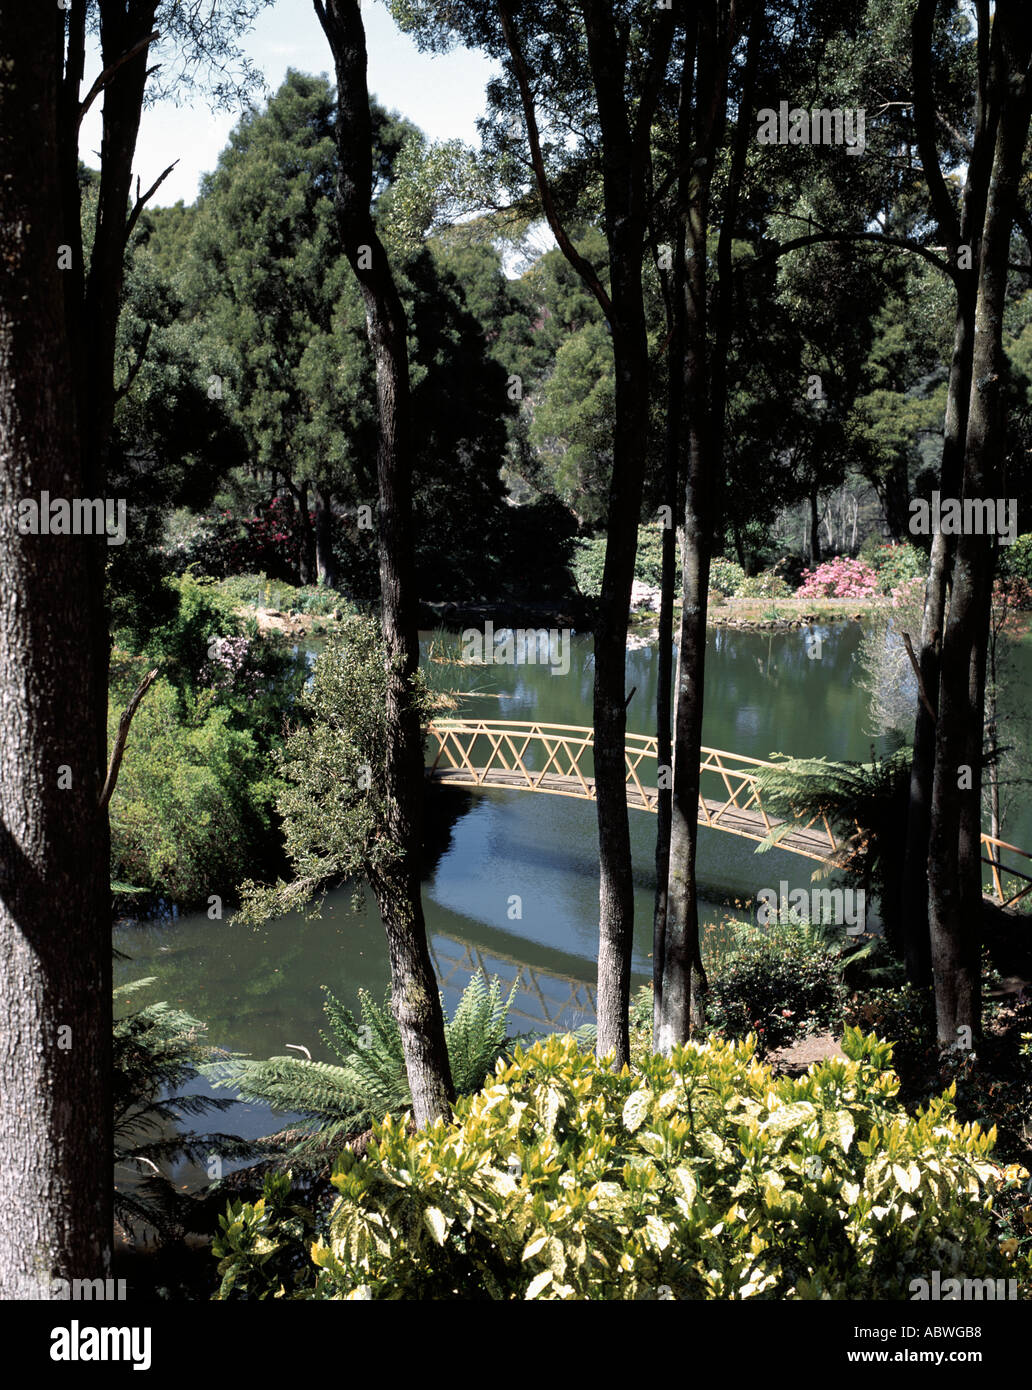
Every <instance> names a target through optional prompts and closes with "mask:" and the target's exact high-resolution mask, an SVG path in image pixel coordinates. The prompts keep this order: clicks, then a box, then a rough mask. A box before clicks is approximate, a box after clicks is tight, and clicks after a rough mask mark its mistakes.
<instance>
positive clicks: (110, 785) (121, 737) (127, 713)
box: [97, 666, 158, 811]
mask: <svg viewBox="0 0 1032 1390" xmlns="http://www.w3.org/2000/svg"><path fill="white" fill-rule="evenodd" d="M157 678H158V667H157V666H155V668H154V670H153V671H148V672H147V674H146V676H144V678H143V680H142V681H141V682H140V684H139V685H138V686H137V687H136V693H135V694H134V695H133V698H132V699H131V700H130V701H129V703H128V705H127V706H126V707H125V709H124V710H123V711H122V717H121V718H120V719H119V721H118V734H117V736H116V737H115V746H114V748H112V750H111V761H110V763H109V764H108V770H107V777H106V778H105V779H104V788H103V790H102V791H101V793H100V800H99V802H98V803H97V809H98V810H100V811H103V809H104V807H105V806H106V805H107V804H108V802H109V801H110V800H111V793H112V792H113V791H114V790H115V783H116V782H117V781H118V771H119V768H120V767H121V766H122V754H123V753H124V752H125V741H126V739H127V738H128V737H129V725H130V724H131V723H132V722H133V715H134V714H135V713H136V711H137V709H138V708H139V704H140V701H141V700H142V699H143V697H144V696H145V695H146V693H147V691H148V690H149V689H150V688H151V686H152V685H153V683H154V682H155V681H156V680H157Z"/></svg>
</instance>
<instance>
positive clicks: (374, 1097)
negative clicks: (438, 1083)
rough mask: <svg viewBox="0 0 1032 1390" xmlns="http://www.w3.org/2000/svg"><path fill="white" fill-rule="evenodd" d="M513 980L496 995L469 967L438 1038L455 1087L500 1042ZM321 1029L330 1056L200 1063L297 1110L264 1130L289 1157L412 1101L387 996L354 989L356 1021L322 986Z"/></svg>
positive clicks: (492, 1058)
mask: <svg viewBox="0 0 1032 1390" xmlns="http://www.w3.org/2000/svg"><path fill="white" fill-rule="evenodd" d="M518 988H519V981H518V980H517V982H516V984H514V985H513V987H512V991H511V992H510V994H509V997H508V999H506V1000H503V999H502V994H501V985H500V983H499V981H498V979H497V977H496V978H495V979H493V980H492V981H491V984H490V986H488V985H487V984H485V982H484V979H483V977H482V976H481V975H474V976H473V978H472V979H471V980H470V982H469V984H468V985H467V986H466V988H465V989H464V990H463V992H462V998H461V999H460V1000H459V1003H458V1005H457V1006H456V1009H455V1013H454V1014H453V1016H452V1018H451V1021H450V1022H446V1023H445V1028H444V1031H445V1039H446V1041H447V1044H448V1056H449V1060H450V1063H451V1072H452V1078H453V1080H454V1082H455V1088H456V1091H457V1092H458V1094H460V1095H467V1094H471V1093H472V1092H474V1091H478V1090H479V1089H480V1088H481V1086H483V1084H484V1082H485V1081H486V1080H487V1078H488V1076H490V1074H491V1072H492V1071H493V1070H494V1066H495V1063H496V1062H497V1061H498V1058H499V1057H500V1056H501V1055H502V1053H503V1051H504V1050H505V1038H506V1027H507V1024H508V1017H509V1010H510V1009H511V1007H512V1003H513V1000H514V999H515V997H516V991H517V989H518ZM323 992H324V994H325V996H326V998H325V1000H324V1002H323V1012H324V1013H325V1015H326V1020H327V1025H328V1026H327V1029H326V1031H324V1032H322V1033H321V1034H320V1036H321V1037H322V1039H323V1041H324V1042H325V1044H326V1046H327V1047H328V1048H329V1050H330V1051H331V1052H332V1053H333V1055H334V1056H335V1057H336V1058H337V1059H338V1063H332V1062H313V1061H309V1060H305V1059H302V1058H300V1057H270V1058H269V1059H268V1060H267V1061H258V1060H255V1059H252V1058H249V1057H242V1056H235V1057H231V1058H228V1059H226V1060H223V1061H218V1062H214V1063H211V1064H209V1065H207V1066H204V1067H202V1068H201V1070H202V1071H203V1072H204V1074H205V1075H206V1076H207V1077H208V1078H209V1080H210V1081H211V1083H212V1085H213V1086H226V1087H230V1088H232V1089H233V1090H235V1091H236V1093H237V1095H238V1096H239V1097H240V1099H241V1100H249V1101H260V1102H262V1103H264V1104H265V1105H269V1106H271V1107H272V1109H274V1110H281V1111H287V1112H292V1113H294V1114H298V1115H300V1116H302V1119H301V1121H300V1123H299V1124H298V1125H297V1126H296V1127H295V1128H294V1129H293V1130H292V1131H289V1134H290V1139H291V1141H292V1142H291V1143H288V1142H287V1133H286V1132H281V1134H280V1135H279V1136H270V1139H269V1140H268V1141H267V1143H269V1145H270V1146H271V1147H272V1148H274V1149H275V1148H276V1140H277V1138H279V1139H281V1140H282V1141H283V1142H282V1145H281V1147H282V1151H283V1152H289V1153H290V1154H291V1156H292V1157H293V1158H297V1157H299V1156H300V1157H304V1156H307V1157H309V1158H316V1157H318V1156H324V1155H326V1154H327V1153H328V1152H329V1151H330V1149H331V1148H332V1146H333V1144H334V1143H335V1142H336V1141H337V1140H339V1139H341V1138H343V1137H344V1136H345V1135H347V1134H353V1133H355V1132H356V1131H358V1130H362V1129H366V1128H368V1127H369V1125H371V1124H372V1122H373V1121H374V1120H378V1119H382V1117H383V1116H384V1115H386V1114H393V1115H400V1114H403V1113H404V1112H405V1111H406V1110H408V1109H409V1108H410V1106H411V1104H412V1096H411V1093H410V1091H409V1085H408V1078H407V1076H406V1074H405V1058H404V1053H403V1051H402V1046H401V1034H400V1032H399V1029H398V1025H397V1022H396V1020H395V1018H394V1015H393V1013H392V1012H391V1009H390V1006H389V1004H388V1003H387V1002H384V1003H382V1004H379V1003H377V1002H376V1001H375V1000H374V999H373V998H372V997H371V996H370V995H369V994H368V993H367V991H365V990H359V1001H360V1009H361V1022H358V1021H357V1020H356V1018H355V1016H354V1014H353V1013H352V1012H351V1010H350V1009H347V1008H345V1007H344V1005H343V1004H342V1003H341V1002H340V1000H339V999H337V997H336V996H335V995H334V994H333V993H332V991H331V990H330V989H328V988H327V987H326V986H325V985H324V986H323Z"/></svg>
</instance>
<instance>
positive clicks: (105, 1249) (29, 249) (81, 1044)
mask: <svg viewBox="0 0 1032 1390" xmlns="http://www.w3.org/2000/svg"><path fill="white" fill-rule="evenodd" d="M58 14H59V12H58ZM60 42H61V30H60V25H57V26H55V15H54V13H53V12H50V11H47V10H45V9H44V8H43V7H41V6H37V5H24V4H21V3H18V0H3V3H2V4H0V66H2V67H3V71H4V80H3V82H2V83H0V168H3V170H4V177H3V179H2V180H0V265H2V270H0V586H2V591H3V593H4V595H5V601H4V603H3V605H2V608H0V762H2V766H3V775H2V777H0V957H2V959H3V961H4V969H3V976H2V982H0V990H2V993H3V1001H2V1010H3V1019H4V1024H3V1035H2V1039H0V1097H2V1100H0V1107H2V1110H0V1297H3V1298H41V1297H42V1298H47V1297H49V1281H50V1279H51V1278H52V1277H63V1278H71V1277H77V1278H82V1277H85V1276H89V1277H95V1276H98V1275H103V1274H104V1272H105V1270H106V1268H107V1265H108V1261H109V1258H110V1241H111V1156H110V1154H111V1149H110V1142H111V1140H110V1136H111V1097H110V1089H109V1087H110V1080H109V1077H110V1067H111V1028H110V1021H109V1017H110V999H111V987H110V978H109V977H110V969H111V946H110V938H109V936H108V934H107V928H108V925H109V919H108V914H109V911H110V898H109V889H108V865H107V837H106V835H105V834H104V833H103V824H102V822H103V817H102V816H101V814H100V813H99V811H98V800H99V795H100V788H101V785H102V781H103V760H102V748H101V747H100V745H98V741H97V730H98V728H99V729H101V730H102V729H103V728H104V721H105V715H106V701H107V688H106V682H102V681H101V680H100V679H99V675H98V667H97V665H96V663H95V662H93V661H92V660H91V650H90V647H89V644H88V642H87V641H86V636H87V634H88V633H89V632H90V630H91V627H92V625H93V622H94V618H95V615H94V614H93V612H92V609H93V607H94V600H93V591H92V590H91V588H90V574H89V570H90V567H89V563H88V558H87V544H88V543H87V542H85V541H84V540H83V538H81V537H74V536H52V535H22V534H21V533H20V530H19V526H18V519H19V515H20V512H19V507H20V504H21V503H22V502H23V501H29V500H32V501H35V502H36V504H37V505H38V504H39V503H40V498H41V494H42V493H44V492H48V493H50V495H51V496H52V497H54V498H65V499H69V500H70V499H73V498H76V497H83V496H90V495H95V494H92V493H91V492H90V491H89V479H88V477H87V474H86V470H85V469H84V466H83V458H84V455H83V451H82V449H81V447H80V435H79V428H80V424H79V418H78V411H77V403H76V394H75V389H74V377H73V362H72V355H71V353H70V351H69V345H68V341H67V337H66V332H65V292H66V288H67V286H66V285H65V284H64V283H63V282H62V277H63V276H64V275H65V274H66V272H64V271H62V270H61V269H60V268H59V266H60V264H61V260H62V255H61V252H60V251H59V247H60V246H61V245H62V244H63V243H64V242H65V234H64V227H65V217H64V211H63V208H62V199H61V183H60V150H59V130H58V119H59V102H60V93H59V90H58V82H57V72H58V62H57V54H58V53H59V52H60ZM105 1011H106V1013H107V1021H106V1020H105Z"/></svg>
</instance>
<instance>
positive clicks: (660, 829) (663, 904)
mask: <svg viewBox="0 0 1032 1390" xmlns="http://www.w3.org/2000/svg"><path fill="white" fill-rule="evenodd" d="M684 253H685V235H684V224H683V223H680V222H679V223H678V229H677V236H676V245H675V248H674V273H673V276H672V282H671V295H670V306H671V307H670V342H669V346H668V348H667V362H668V383H667V426H666V458H665V471H664V479H663V481H664V489H663V501H664V503H665V505H666V506H668V507H669V508H670V525H669V527H668V528H667V529H666V530H664V532H663V537H662V571H661V581H660V601H659V670H658V686H657V691H656V769H657V776H656V785H657V790H656V899H655V906H654V909H653V914H652V1031H653V1037H654V1038H658V1037H659V1034H660V1031H661V1028H662V1019H663V975H664V969H665V966H664V959H665V954H666V914H667V891H668V883H667V880H668V876H669V873H670V827H671V817H672V809H673V786H672V784H671V781H670V773H671V771H672V769H673V763H674V754H673V744H672V741H671V733H672V731H671V712H672V711H671V700H672V693H673V692H672V688H671V687H672V682H673V674H674V672H673V654H674V653H673V649H674V587H675V585H676V582H677V525H676V521H677V515H678V512H679V510H680V507H681V496H680V494H681V487H680V479H681V473H682V470H681V413H682V407H681V397H682V392H683V381H682V377H681V361H682V354H683V351H684ZM735 537H736V540H737V539H738V528H737V527H736V528H735ZM739 544H740V542H739ZM661 768H663V769H665V770H666V776H665V777H660V775H659V769H661Z"/></svg>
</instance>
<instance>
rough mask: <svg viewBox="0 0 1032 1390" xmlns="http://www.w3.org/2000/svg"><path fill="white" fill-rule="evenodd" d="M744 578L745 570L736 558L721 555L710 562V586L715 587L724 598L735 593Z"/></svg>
mask: <svg viewBox="0 0 1032 1390" xmlns="http://www.w3.org/2000/svg"><path fill="white" fill-rule="evenodd" d="M744 579H745V570H744V569H742V567H741V565H740V564H738V562H737V561H736V560H725V559H724V558H723V556H718V557H717V559H715V560H712V561H711V562H710V579H709V582H710V588H711V589H716V591H717V593H718V594H723V595H724V597H725V598H730V597H731V595H732V594H737V593H738V591H739V589H740V588H741V585H742V582H743V580H744Z"/></svg>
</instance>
